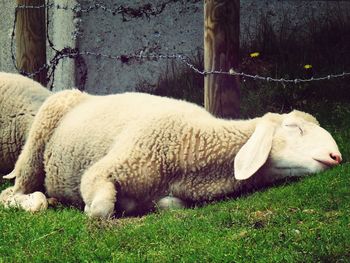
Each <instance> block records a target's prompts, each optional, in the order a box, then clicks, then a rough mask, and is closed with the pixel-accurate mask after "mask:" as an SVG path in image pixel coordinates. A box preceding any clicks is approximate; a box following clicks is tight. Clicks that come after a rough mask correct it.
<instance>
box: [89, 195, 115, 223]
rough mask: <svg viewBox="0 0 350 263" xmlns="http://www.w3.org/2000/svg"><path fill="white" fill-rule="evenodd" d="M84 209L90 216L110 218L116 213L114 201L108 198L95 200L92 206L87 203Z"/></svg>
mask: <svg viewBox="0 0 350 263" xmlns="http://www.w3.org/2000/svg"><path fill="white" fill-rule="evenodd" d="M84 210H85V213H87V214H88V216H90V217H93V218H102V219H108V218H110V217H112V215H113V213H114V203H112V202H107V201H106V200H94V201H92V203H91V206H90V207H89V206H88V205H86V206H85V209H84Z"/></svg>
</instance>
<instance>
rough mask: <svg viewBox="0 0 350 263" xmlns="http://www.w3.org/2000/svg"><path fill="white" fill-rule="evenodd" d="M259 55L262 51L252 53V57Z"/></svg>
mask: <svg viewBox="0 0 350 263" xmlns="http://www.w3.org/2000/svg"><path fill="white" fill-rule="evenodd" d="M258 56H260V53H259V52H253V53H250V57H251V58H256V57H258Z"/></svg>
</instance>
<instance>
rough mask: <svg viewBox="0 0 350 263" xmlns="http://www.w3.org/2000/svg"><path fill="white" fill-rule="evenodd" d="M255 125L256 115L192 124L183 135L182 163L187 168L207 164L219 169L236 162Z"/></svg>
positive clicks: (197, 168) (200, 167)
mask: <svg viewBox="0 0 350 263" xmlns="http://www.w3.org/2000/svg"><path fill="white" fill-rule="evenodd" d="M255 126H256V119H253V120H245V121H228V120H219V119H216V120H215V121H212V122H210V123H208V122H207V123H205V124H204V123H201V125H198V127H194V128H190V129H189V131H188V132H187V133H185V134H186V135H185V137H184V138H183V144H182V145H183V147H181V149H180V153H179V161H180V163H179V166H180V167H182V168H183V169H184V172H187V171H196V170H201V169H203V168H204V167H213V169H217V167H218V166H227V165H229V166H231V165H233V160H234V157H235V156H236V154H237V152H238V151H239V149H240V148H241V147H242V145H243V144H244V143H245V142H246V141H247V140H248V138H249V137H250V136H251V134H252V133H253V132H254V129H255ZM226 168H227V167H226ZM232 175H233V171H232Z"/></svg>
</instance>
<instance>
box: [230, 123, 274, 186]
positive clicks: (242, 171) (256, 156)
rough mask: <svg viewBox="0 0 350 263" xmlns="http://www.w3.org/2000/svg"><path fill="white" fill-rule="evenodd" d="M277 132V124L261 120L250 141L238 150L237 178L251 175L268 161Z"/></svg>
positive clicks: (235, 171) (235, 161) (243, 178)
mask: <svg viewBox="0 0 350 263" xmlns="http://www.w3.org/2000/svg"><path fill="white" fill-rule="evenodd" d="M274 132H275V124H273V123H272V122H270V121H261V122H260V123H258V124H257V126H256V128H255V131H254V132H253V134H252V136H251V137H250V138H249V139H248V141H247V142H246V143H245V144H244V145H243V146H242V148H241V149H240V150H239V151H238V153H237V155H236V157H235V160H234V173H235V178H236V179H237V180H245V179H248V178H249V177H251V176H252V175H253V174H254V173H256V171H257V170H258V169H259V168H260V167H261V166H262V165H263V164H264V163H265V162H266V160H267V158H268V156H269V153H270V150H271V147H272V139H273V135H274Z"/></svg>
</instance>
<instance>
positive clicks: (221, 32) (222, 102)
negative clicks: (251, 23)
mask: <svg viewBox="0 0 350 263" xmlns="http://www.w3.org/2000/svg"><path fill="white" fill-rule="evenodd" d="M239 9H240V1H239V0H205V1H204V20H205V21H204V69H205V70H206V71H211V70H222V71H226V72H228V71H229V70H230V69H231V68H237V66H238V54H239V14H240V11H239ZM239 99H240V92H239V79H238V77H233V76H228V75H207V76H206V77H205V80H204V106H205V108H206V109H207V110H208V111H209V112H210V113H212V114H214V115H216V116H218V117H223V118H237V117H238V116H239Z"/></svg>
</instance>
